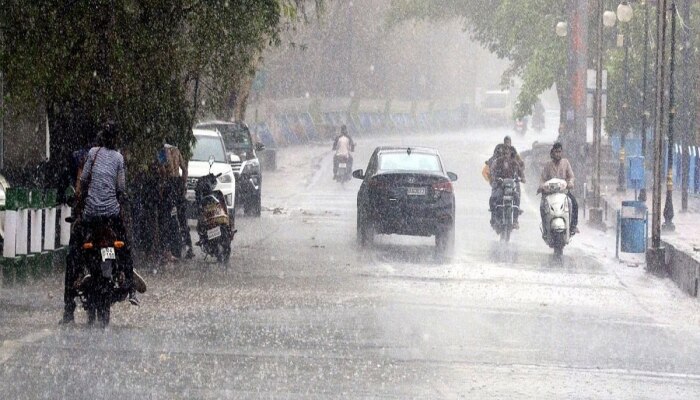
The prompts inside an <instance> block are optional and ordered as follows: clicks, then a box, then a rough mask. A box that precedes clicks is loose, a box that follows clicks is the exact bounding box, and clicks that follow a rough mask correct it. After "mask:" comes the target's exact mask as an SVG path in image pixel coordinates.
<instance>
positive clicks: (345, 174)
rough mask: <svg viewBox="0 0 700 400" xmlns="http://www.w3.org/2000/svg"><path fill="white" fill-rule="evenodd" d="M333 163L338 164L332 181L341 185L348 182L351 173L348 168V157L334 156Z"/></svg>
mask: <svg viewBox="0 0 700 400" xmlns="http://www.w3.org/2000/svg"><path fill="white" fill-rule="evenodd" d="M335 162H337V163H338V169H337V171H336V175H335V177H334V179H335V180H336V181H338V182H340V183H341V184H344V183H345V182H347V181H349V180H350V179H351V178H352V175H351V174H352V171H351V166H350V156H345V155H338V156H335Z"/></svg>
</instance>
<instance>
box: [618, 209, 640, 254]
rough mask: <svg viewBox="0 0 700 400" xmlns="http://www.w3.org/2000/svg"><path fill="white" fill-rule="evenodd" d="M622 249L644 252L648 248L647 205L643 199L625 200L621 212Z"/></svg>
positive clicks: (620, 233)
mask: <svg viewBox="0 0 700 400" xmlns="http://www.w3.org/2000/svg"><path fill="white" fill-rule="evenodd" d="M618 221H619V236H620V237H619V240H620V251H622V252H624V253H644V252H646V248H647V206H646V204H645V203H644V202H642V201H623V202H622V207H621V208H620V212H619V217H618Z"/></svg>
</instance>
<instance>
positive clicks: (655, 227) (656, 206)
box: [646, 0, 666, 273]
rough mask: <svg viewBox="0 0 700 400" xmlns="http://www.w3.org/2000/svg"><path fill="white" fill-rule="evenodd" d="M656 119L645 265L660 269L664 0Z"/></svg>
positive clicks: (662, 3)
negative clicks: (650, 216)
mask: <svg viewBox="0 0 700 400" xmlns="http://www.w3.org/2000/svg"><path fill="white" fill-rule="evenodd" d="M656 27H657V33H656V37H657V40H656V106H655V108H656V111H655V114H656V121H655V129H654V132H655V134H654V186H653V191H652V218H651V248H649V249H647V253H646V262H647V269H648V270H649V271H651V272H656V273H658V272H662V271H663V270H664V265H665V259H664V258H665V256H664V249H663V248H662V247H661V182H662V180H663V172H662V169H661V166H662V162H663V139H662V136H661V135H662V132H663V127H664V111H665V107H664V106H665V104H664V100H665V99H664V97H665V96H664V91H665V80H666V70H665V62H664V58H665V56H666V0H658V4H657V8H656Z"/></svg>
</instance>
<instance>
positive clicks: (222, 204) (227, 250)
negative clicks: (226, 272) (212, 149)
mask: <svg viewBox="0 0 700 400" xmlns="http://www.w3.org/2000/svg"><path fill="white" fill-rule="evenodd" d="M213 164H214V159H213V158H212V159H210V160H209V174H208V175H204V176H202V177H200V178H198V179H197V181H196V183H195V187H194V193H195V204H196V207H197V235H198V236H199V241H198V242H197V243H195V245H197V246H199V247H201V248H202V250H203V251H204V253H205V254H207V255H210V256H213V257H215V258H216V260H217V261H218V262H220V263H228V259H229V257H230V256H231V242H232V241H233V237H234V235H235V234H236V232H237V231H236V230H235V229H233V223H232V222H231V219H230V218H229V215H228V211H227V209H226V200H225V199H224V196H223V194H221V192H218V191H215V190H214V189H215V188H216V183H217V178H218V177H219V176H221V173H219V174H217V175H214V174H213V173H212V172H211V166H212V165H213Z"/></svg>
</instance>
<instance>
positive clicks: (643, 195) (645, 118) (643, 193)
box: [637, 2, 649, 201]
mask: <svg viewBox="0 0 700 400" xmlns="http://www.w3.org/2000/svg"><path fill="white" fill-rule="evenodd" d="M648 54H649V3H647V2H645V3H644V65H643V71H644V72H643V83H642V157H643V158H642V168H643V170H644V182H643V184H642V188H641V189H640V190H639V198H638V199H637V200H639V201H647V184H646V165H647V161H646V159H647V126H648V125H649V111H648V109H647V108H648V107H647V74H648V71H649V67H648V65H647V64H648V62H649V56H648Z"/></svg>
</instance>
